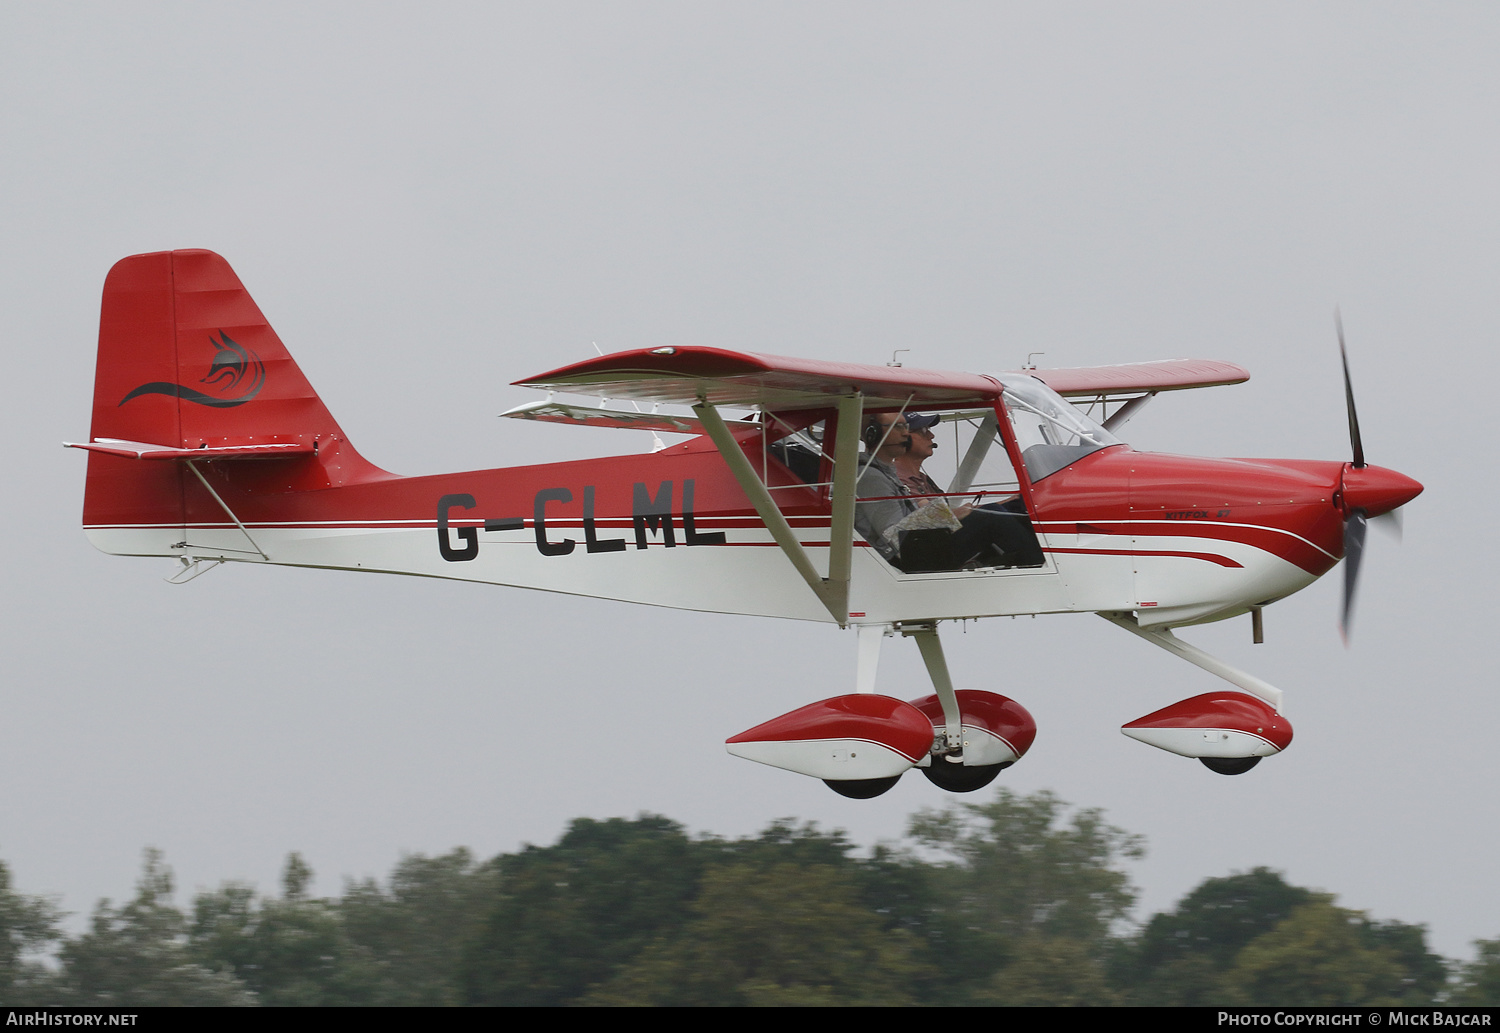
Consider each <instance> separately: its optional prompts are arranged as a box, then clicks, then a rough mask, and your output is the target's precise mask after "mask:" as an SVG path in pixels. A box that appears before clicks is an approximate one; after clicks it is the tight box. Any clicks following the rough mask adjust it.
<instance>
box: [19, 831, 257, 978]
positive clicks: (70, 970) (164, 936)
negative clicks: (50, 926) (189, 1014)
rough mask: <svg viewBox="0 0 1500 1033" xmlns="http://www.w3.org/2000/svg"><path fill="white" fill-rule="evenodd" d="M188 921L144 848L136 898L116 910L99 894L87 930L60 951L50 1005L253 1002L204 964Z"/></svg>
mask: <svg viewBox="0 0 1500 1033" xmlns="http://www.w3.org/2000/svg"><path fill="white" fill-rule="evenodd" d="M186 932H187V921H186V919H185V918H184V917H183V914H182V912H181V911H179V910H178V909H177V908H176V907H175V906H173V904H172V870H171V869H170V868H168V867H167V866H166V864H165V863H164V862H163V861H162V857H161V853H160V851H157V850H147V851H146V859H145V863H144V864H143V865H142V869H141V878H140V881H139V882H138V883H137V884H136V894H135V898H134V899H133V900H131V901H130V902H129V903H128V904H125V905H124V906H123V907H119V908H115V907H112V906H111V905H110V902H109V901H108V900H102V901H100V902H99V905H98V906H97V907H96V908H95V909H94V914H93V918H92V920H91V922H90V928H89V931H88V932H87V933H84V934H83V935H82V936H79V937H78V938H77V939H72V940H69V941H67V943H66V944H65V945H64V946H63V948H62V950H61V951H60V952H59V954H58V958H59V960H60V961H61V962H62V972H61V975H60V978H59V979H58V980H57V982H56V984H55V991H56V992H55V996H53V999H52V1000H51V1001H49V1002H47V1003H57V1004H64V1003H65V1004H72V1005H77V1006H104V1007H119V1006H139V1007H157V1006H173V1005H199V1006H214V1007H222V1006H226V1005H247V1004H254V1003H255V997H254V995H253V994H252V993H251V992H250V991H249V990H248V989H247V988H246V987H245V985H244V984H243V983H241V982H240V981H239V980H238V979H236V978H235V977H234V976H233V975H231V974H228V973H226V972H220V971H215V970H213V969H212V968H209V967H207V966H205V965H202V964H200V963H199V962H198V961H197V959H196V958H195V955H194V954H193V952H192V951H191V950H190V949H189V945H188V940H187V935H186Z"/></svg>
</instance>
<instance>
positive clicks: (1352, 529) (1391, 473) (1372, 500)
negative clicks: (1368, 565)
mask: <svg viewBox="0 0 1500 1033" xmlns="http://www.w3.org/2000/svg"><path fill="white" fill-rule="evenodd" d="M1333 321H1334V325H1335V326H1336V327H1337V329H1338V335H1339V359H1340V361H1341V362H1342V363H1343V365H1344V401H1345V404H1346V405H1347V406H1348V409H1349V445H1350V448H1351V450H1352V451H1353V453H1354V461H1353V462H1352V463H1345V464H1344V476H1343V483H1342V486H1341V490H1340V492H1339V497H1340V504H1341V505H1342V507H1343V511H1344V609H1343V613H1342V614H1341V615H1340V617H1339V634H1341V635H1342V636H1343V638H1344V644H1345V645H1348V643H1349V626H1350V620H1351V618H1352V616H1353V613H1354V593H1355V588H1356V586H1357V585H1358V584H1359V563H1360V560H1361V558H1363V556H1364V551H1365V532H1366V530H1367V529H1368V528H1369V525H1370V521H1371V520H1372V519H1383V520H1385V521H1386V522H1387V523H1388V525H1389V526H1390V527H1391V528H1392V530H1393V531H1394V533H1395V534H1396V536H1397V537H1400V534H1401V517H1400V513H1399V511H1400V507H1401V506H1403V505H1404V504H1406V503H1407V502H1410V501H1411V500H1412V499H1414V498H1416V497H1417V496H1418V495H1419V494H1421V491H1422V485H1420V484H1418V483H1417V482H1416V481H1414V480H1412V479H1411V478H1410V477H1407V476H1405V475H1404V474H1399V473H1397V472H1396V471H1395V470H1386V469H1384V468H1382V467H1379V466H1370V465H1368V464H1366V463H1365V446H1364V442H1363V441H1362V440H1361V439H1360V436H1359V416H1358V414H1357V413H1356V412H1355V410H1354V384H1353V382H1352V381H1351V380H1350V378H1349V353H1348V352H1347V351H1346V350H1345V348H1344V320H1343V318H1342V317H1341V316H1340V315H1339V311H1338V309H1334V310H1333Z"/></svg>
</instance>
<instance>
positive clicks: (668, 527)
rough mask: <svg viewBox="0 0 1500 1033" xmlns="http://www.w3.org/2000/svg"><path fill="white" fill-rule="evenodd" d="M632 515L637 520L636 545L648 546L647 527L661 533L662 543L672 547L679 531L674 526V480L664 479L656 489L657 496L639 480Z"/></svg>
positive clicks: (637, 546) (638, 547)
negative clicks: (648, 490)
mask: <svg viewBox="0 0 1500 1033" xmlns="http://www.w3.org/2000/svg"><path fill="white" fill-rule="evenodd" d="M632 502H633V504H632V506H631V516H632V518H633V520H634V522H635V547H636V548H637V549H644V548H645V547H646V530H647V528H649V529H651V530H652V531H654V532H656V533H658V534H660V535H661V540H662V544H663V545H665V546H666V547H667V548H669V549H670V548H672V547H673V546H675V545H676V544H677V532H676V530H675V529H674V528H673V527H672V482H671V481H662V482H661V485H660V486H659V487H658V488H657V489H656V497H655V498H652V497H651V496H650V495H647V494H646V486H645V485H644V484H641V483H639V482H637V483H636V486H635V494H634V499H633V500H632Z"/></svg>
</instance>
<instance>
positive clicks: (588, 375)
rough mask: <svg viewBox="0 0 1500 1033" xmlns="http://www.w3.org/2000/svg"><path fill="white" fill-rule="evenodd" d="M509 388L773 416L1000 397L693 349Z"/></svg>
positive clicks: (642, 354)
mask: <svg viewBox="0 0 1500 1033" xmlns="http://www.w3.org/2000/svg"><path fill="white" fill-rule="evenodd" d="M515 383H516V385H517V386H518V387H537V388H543V389H545V390H549V391H568V392H572V393H574V394H587V395H601V396H603V397H606V398H632V399H640V400H642V401H650V402H675V403H677V404H681V405H698V404H702V403H706V404H708V405H712V406H730V407H733V408H743V409H767V410H771V411H775V412H786V411H791V410H796V409H822V408H829V407H832V406H833V405H834V404H835V402H836V401H837V399H838V398H840V397H847V396H850V395H854V394H859V395H861V396H862V397H863V399H864V408H865V409H870V410H875V409H885V410H890V409H898V408H899V409H904V408H929V409H932V408H944V409H947V408H954V407H957V406H961V405H985V404H988V405H993V404H994V400H995V398H996V397H997V396H998V395H999V394H1000V384H999V383H998V382H997V381H996V380H994V379H993V378H991V377H987V376H983V375H980V374H975V373H946V372H939V371H935V370H924V369H913V368H911V367H909V366H866V365H862V364H859V363H853V362H821V361H819V360H817V359H796V358H787V357H784V356H780V355H759V354H755V353H753V352H733V351H725V350H724V349H722V348H701V347H669V348H649V349H642V350H639V351H624V352H616V353H615V354H613V355H603V356H600V357H599V358H596V359H588V360H586V361H584V362H576V363H574V364H573V365H571V366H564V367H562V368H561V369H555V370H552V371H551V372H550V373H541V374H538V375H537V376H534V377H527V378H526V379H525V380H518V381H516V382H515Z"/></svg>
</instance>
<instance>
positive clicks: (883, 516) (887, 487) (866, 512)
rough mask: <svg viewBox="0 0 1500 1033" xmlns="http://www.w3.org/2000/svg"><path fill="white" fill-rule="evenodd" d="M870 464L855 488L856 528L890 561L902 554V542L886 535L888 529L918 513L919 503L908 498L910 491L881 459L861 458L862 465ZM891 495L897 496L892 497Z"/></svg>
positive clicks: (861, 535)
mask: <svg viewBox="0 0 1500 1033" xmlns="http://www.w3.org/2000/svg"><path fill="white" fill-rule="evenodd" d="M866 462H868V463H869V465H868V466H866V467H865V469H864V473H862V474H860V476H859V483H858V484H857V485H856V486H855V489H854V494H855V502H854V529H855V530H856V531H858V532H859V534H860V537H862V538H863V539H864V540H865V541H867V542H869V543H870V544H871V545H873V546H874V547H875V550H876V551H877V552H879V553H880V555H882V556H884V557H885V558H886V559H888V560H889V559H892V558H894V557H895V556H896V554H897V553H898V552H900V551H901V550H900V545H901V543H900V542H895V543H892V542H891V541H890V540H889V539H888V538H886V536H885V532H886V530H887V529H888V528H889V527H890V526H891V525H892V524H895V523H897V522H899V521H900V520H901V519H903V518H904V517H906V516H907V515H908V514H910V513H914V512H916V509H917V504H916V503H915V502H914V501H912V500H911V499H910V498H907V495H908V489H907V487H906V485H904V484H902V483H901V478H900V477H899V476H897V474H896V471H895V470H894V469H893V468H892V467H890V466H887V465H886V464H885V463H882V462H881V461H880V460H878V459H868V458H867V457H865V456H861V457H860V463H861V465H863V464H865V463H866ZM887 496H896V497H894V498H890V497H887ZM870 498H878V499H879V500H880V501H878V502H863V501H860V500H862V499H870Z"/></svg>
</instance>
